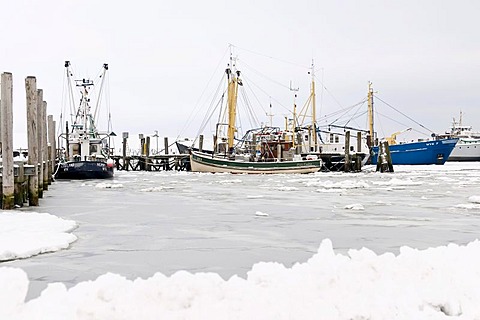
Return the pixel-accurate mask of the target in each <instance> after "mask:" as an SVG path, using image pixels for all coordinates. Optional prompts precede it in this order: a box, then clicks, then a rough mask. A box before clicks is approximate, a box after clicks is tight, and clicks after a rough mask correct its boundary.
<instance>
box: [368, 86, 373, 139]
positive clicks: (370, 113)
mask: <svg viewBox="0 0 480 320" xmlns="http://www.w3.org/2000/svg"><path fill="white" fill-rule="evenodd" d="M368 130H369V134H370V139H371V143H372V145H373V144H374V143H373V139H374V136H373V134H374V132H373V88H372V83H371V82H370V81H369V82H368Z"/></svg>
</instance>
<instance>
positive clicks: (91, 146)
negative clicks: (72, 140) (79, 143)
mask: <svg viewBox="0 0 480 320" xmlns="http://www.w3.org/2000/svg"><path fill="white" fill-rule="evenodd" d="M97 147H98V146H97V145H96V144H91V145H90V154H92V153H96V152H97V151H98V148H97Z"/></svg>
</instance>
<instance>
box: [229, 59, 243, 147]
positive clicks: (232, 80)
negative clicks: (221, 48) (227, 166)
mask: <svg viewBox="0 0 480 320" xmlns="http://www.w3.org/2000/svg"><path fill="white" fill-rule="evenodd" d="M230 62H231V66H232V67H235V63H234V60H233V58H232V57H230ZM226 72H227V78H228V91H227V93H228V98H227V104H228V130H227V138H228V149H229V150H231V149H232V148H233V143H234V137H235V131H236V129H235V118H236V116H237V96H238V85H239V83H241V81H240V79H239V76H240V71H235V70H233V71H232V69H230V67H228V68H227V70H226Z"/></svg>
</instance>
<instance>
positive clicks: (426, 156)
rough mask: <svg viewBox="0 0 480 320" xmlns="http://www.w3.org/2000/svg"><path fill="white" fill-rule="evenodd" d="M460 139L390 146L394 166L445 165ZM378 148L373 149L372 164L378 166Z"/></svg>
mask: <svg viewBox="0 0 480 320" xmlns="http://www.w3.org/2000/svg"><path fill="white" fill-rule="evenodd" d="M457 141H458V139H439V140H432V141H422V142H411V143H401V144H394V145H391V146H389V148H390V155H391V156H392V164H411V165H419V164H444V163H445V161H447V160H448V157H449V156H450V153H452V151H453V148H455V145H456V144H457ZM377 159H378V146H375V147H372V156H371V161H372V162H371V163H372V164H377Z"/></svg>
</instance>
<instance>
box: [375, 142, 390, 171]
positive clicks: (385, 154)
mask: <svg viewBox="0 0 480 320" xmlns="http://www.w3.org/2000/svg"><path fill="white" fill-rule="evenodd" d="M377 171H380V172H393V163H392V156H391V155H390V147H389V146H388V142H387V141H386V140H384V141H380V144H379V145H378V157H377Z"/></svg>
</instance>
